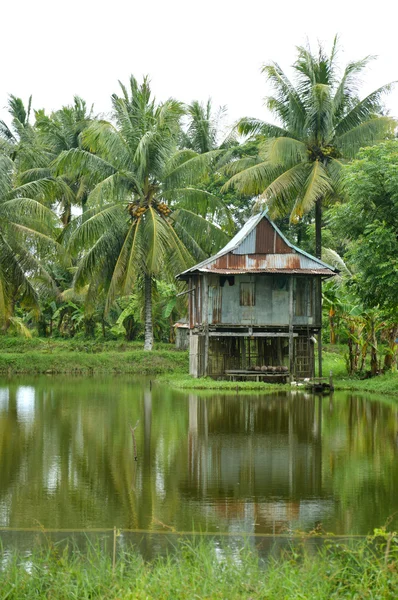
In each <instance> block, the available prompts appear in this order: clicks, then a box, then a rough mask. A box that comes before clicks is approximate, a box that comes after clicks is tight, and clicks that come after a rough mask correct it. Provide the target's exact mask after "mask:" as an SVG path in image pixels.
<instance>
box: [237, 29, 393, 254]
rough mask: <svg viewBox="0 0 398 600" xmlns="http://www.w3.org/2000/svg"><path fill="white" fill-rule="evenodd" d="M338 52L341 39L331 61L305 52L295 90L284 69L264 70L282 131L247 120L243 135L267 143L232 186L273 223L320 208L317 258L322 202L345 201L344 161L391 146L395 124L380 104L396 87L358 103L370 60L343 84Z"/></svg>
mask: <svg viewBox="0 0 398 600" xmlns="http://www.w3.org/2000/svg"><path fill="white" fill-rule="evenodd" d="M336 50H337V38H336V39H335V41H334V44H333V48H332V52H331V54H330V56H328V55H327V54H326V53H325V51H324V49H323V48H322V46H319V50H318V52H317V53H312V52H311V50H310V48H307V47H302V46H300V47H298V49H297V60H296V62H295V63H294V65H293V68H294V74H295V82H294V83H292V82H291V81H290V80H289V79H288V77H287V76H286V74H285V73H284V72H283V71H282V69H281V68H280V67H279V65H278V64H277V63H271V64H267V65H265V66H264V67H263V72H264V73H265V75H266V77H267V81H268V82H269V83H270V84H271V85H272V87H273V89H274V95H273V96H269V97H267V98H266V105H267V107H268V109H269V110H270V111H271V112H272V113H273V114H274V116H275V117H276V119H277V121H278V123H279V125H278V126H275V125H273V124H269V123H264V122H262V121H259V120H256V119H250V118H245V119H242V120H241V121H240V123H239V126H238V128H239V131H240V133H241V134H244V135H251V136H254V137H257V138H259V139H260V140H263V141H262V143H260V146H259V153H258V158H257V159H253V160H252V161H251V163H249V164H247V163H243V164H242V167H241V168H240V169H239V167H238V169H237V170H236V168H235V174H233V173H232V172H231V174H232V177H231V179H230V181H229V182H228V183H227V184H226V186H225V189H228V188H229V187H230V186H234V187H235V188H236V189H237V190H238V191H239V192H241V193H244V194H248V193H251V194H253V195H256V196H258V197H259V198H258V203H257V204H263V203H265V204H267V205H268V206H269V207H270V213H271V216H272V217H276V216H284V215H287V214H290V219H291V221H292V222H297V221H298V220H299V219H301V218H302V217H303V215H305V214H306V213H308V212H309V211H311V209H312V208H313V207H314V206H315V205H317V204H319V215H318V216H317V217H316V221H317V225H318V230H319V237H318V240H317V248H316V251H317V255H318V256H320V203H321V202H323V203H326V204H327V203H330V202H331V201H333V200H336V199H337V198H338V197H339V196H340V194H341V177H342V171H343V163H344V159H350V158H352V157H353V156H355V154H356V152H357V151H358V150H359V148H361V147H362V146H364V145H369V144H374V143H376V142H378V141H380V140H384V139H386V137H387V136H388V135H391V134H392V132H393V129H394V126H395V122H394V121H393V119H391V118H389V117H385V116H383V115H382V114H381V105H380V100H381V97H382V95H383V94H384V93H386V92H388V91H390V89H391V85H386V86H383V87H381V88H379V89H378V90H376V91H375V92H373V93H371V94H369V96H367V97H366V98H365V99H364V100H361V101H360V100H359V99H358V96H357V86H358V81H359V76H360V74H361V72H362V71H363V69H364V68H365V66H366V65H367V63H368V62H369V59H370V57H367V58H365V59H363V60H360V61H357V62H352V63H349V64H348V65H347V67H346V69H345V70H344V72H343V75H342V77H341V78H339V77H338V66H337V63H336V54H337V51H336Z"/></svg>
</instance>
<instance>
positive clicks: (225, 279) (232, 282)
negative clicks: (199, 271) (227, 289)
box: [220, 275, 235, 287]
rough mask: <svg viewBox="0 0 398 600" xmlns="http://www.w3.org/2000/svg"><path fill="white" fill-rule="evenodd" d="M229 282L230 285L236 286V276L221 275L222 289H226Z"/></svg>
mask: <svg viewBox="0 0 398 600" xmlns="http://www.w3.org/2000/svg"><path fill="white" fill-rule="evenodd" d="M227 282H228V285H229V286H231V285H235V276H234V275H221V276H220V287H224V285H225V284H226V283H227Z"/></svg>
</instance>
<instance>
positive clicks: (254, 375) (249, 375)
mask: <svg viewBox="0 0 398 600" xmlns="http://www.w3.org/2000/svg"><path fill="white" fill-rule="evenodd" d="M225 375H227V377H228V379H229V381H238V380H242V379H243V380H245V379H247V380H254V381H264V382H268V383H288V381H289V376H290V374H289V373H288V372H286V373H266V372H265V371H244V370H240V369H236V370H228V371H225Z"/></svg>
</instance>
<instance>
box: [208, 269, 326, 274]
mask: <svg viewBox="0 0 398 600" xmlns="http://www.w3.org/2000/svg"><path fill="white" fill-rule="evenodd" d="M198 272H199V273H215V274H218V275H244V274H246V273H248V274H250V273H257V274H258V273H265V274H267V273H279V274H281V275H287V274H290V275H329V276H330V275H331V273H330V269H289V268H287V269H276V268H270V269H249V268H248V269H246V268H243V269H206V268H202V269H200V270H198Z"/></svg>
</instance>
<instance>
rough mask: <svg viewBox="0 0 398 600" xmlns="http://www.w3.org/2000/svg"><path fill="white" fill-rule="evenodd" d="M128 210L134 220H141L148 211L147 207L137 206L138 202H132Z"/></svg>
mask: <svg viewBox="0 0 398 600" xmlns="http://www.w3.org/2000/svg"><path fill="white" fill-rule="evenodd" d="M127 208H128V211H129V213H130V215H131V216H132V217H133V219H139V218H140V217H142V215H143V214H144V212H145V211H146V207H145V206H141V205H140V204H137V203H136V202H131V203H130V204H129V205H128V207H127Z"/></svg>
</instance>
